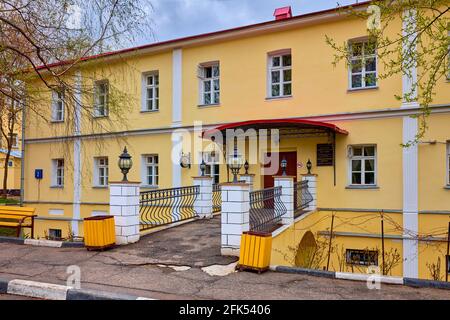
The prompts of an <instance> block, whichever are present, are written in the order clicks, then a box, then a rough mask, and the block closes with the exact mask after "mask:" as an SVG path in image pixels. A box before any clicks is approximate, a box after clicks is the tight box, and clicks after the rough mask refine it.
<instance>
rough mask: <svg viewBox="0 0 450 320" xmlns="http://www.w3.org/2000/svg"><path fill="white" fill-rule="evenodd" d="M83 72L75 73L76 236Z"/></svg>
mask: <svg viewBox="0 0 450 320" xmlns="http://www.w3.org/2000/svg"><path fill="white" fill-rule="evenodd" d="M81 83H82V79H81V72H80V71H77V72H76V73H75V87H76V89H75V90H76V92H75V119H74V136H75V137H76V138H75V139H74V141H73V205H72V207H73V208H72V211H73V215H72V218H73V221H72V232H73V234H74V235H75V236H78V235H79V230H78V221H76V220H79V219H80V216H81V213H80V203H81V138H80V137H79V136H80V133H81Z"/></svg>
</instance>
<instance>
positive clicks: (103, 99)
mask: <svg viewBox="0 0 450 320" xmlns="http://www.w3.org/2000/svg"><path fill="white" fill-rule="evenodd" d="M108 92H109V84H108V81H106V80H102V81H97V82H96V83H95V85H94V116H95V117H106V116H107V115H108Z"/></svg>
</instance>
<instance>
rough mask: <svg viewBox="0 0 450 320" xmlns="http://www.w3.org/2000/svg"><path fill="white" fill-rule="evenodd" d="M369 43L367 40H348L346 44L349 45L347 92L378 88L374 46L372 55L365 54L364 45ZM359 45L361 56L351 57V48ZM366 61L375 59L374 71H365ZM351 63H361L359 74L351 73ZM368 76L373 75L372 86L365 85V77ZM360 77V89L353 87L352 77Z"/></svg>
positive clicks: (376, 58)
mask: <svg viewBox="0 0 450 320" xmlns="http://www.w3.org/2000/svg"><path fill="white" fill-rule="evenodd" d="M368 43H369V40H368V39H360V40H350V41H349V42H348V45H349V54H350V58H349V60H350V61H349V66H348V88H349V90H362V89H371V88H377V87H378V57H377V48H376V46H375V48H374V53H372V54H366V53H365V50H366V45H367V44H368ZM357 44H361V45H362V49H361V55H359V56H353V46H354V45H357ZM367 59H375V71H366V63H365V62H366V60H367ZM353 61H361V71H360V72H353V70H352V69H353V68H352V63H353ZM368 74H375V84H374V85H372V86H367V85H366V75H368ZM357 75H360V76H361V87H353V81H352V79H353V76H357Z"/></svg>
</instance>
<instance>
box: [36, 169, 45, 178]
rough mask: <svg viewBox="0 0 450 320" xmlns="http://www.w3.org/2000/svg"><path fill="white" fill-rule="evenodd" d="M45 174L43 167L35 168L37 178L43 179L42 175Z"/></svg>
mask: <svg viewBox="0 0 450 320" xmlns="http://www.w3.org/2000/svg"><path fill="white" fill-rule="evenodd" d="M43 176H44V172H43V170H42V169H35V170H34V177H35V178H36V179H39V180H40V179H42V177H43Z"/></svg>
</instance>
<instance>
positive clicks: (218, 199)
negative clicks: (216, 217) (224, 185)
mask: <svg viewBox="0 0 450 320" xmlns="http://www.w3.org/2000/svg"><path fill="white" fill-rule="evenodd" d="M212 203H213V212H214V213H216V212H220V211H221V210H222V193H221V190H220V185H219V184H213V188H212Z"/></svg>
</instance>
